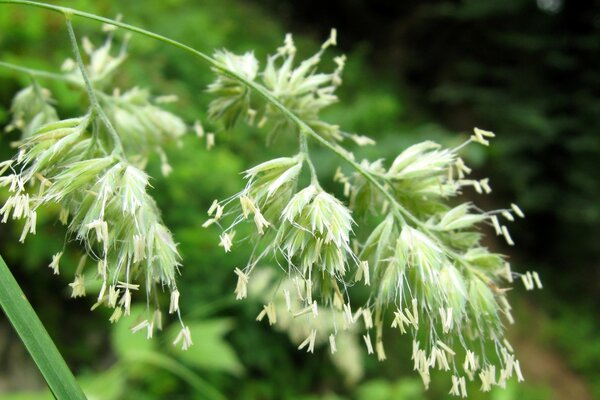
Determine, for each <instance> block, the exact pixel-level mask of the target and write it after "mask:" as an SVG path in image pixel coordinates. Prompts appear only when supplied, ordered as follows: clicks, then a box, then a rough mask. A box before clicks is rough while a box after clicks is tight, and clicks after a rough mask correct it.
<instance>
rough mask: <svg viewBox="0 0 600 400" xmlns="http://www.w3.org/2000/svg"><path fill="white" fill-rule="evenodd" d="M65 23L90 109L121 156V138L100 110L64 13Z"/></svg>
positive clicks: (73, 32) (66, 13)
mask: <svg viewBox="0 0 600 400" xmlns="http://www.w3.org/2000/svg"><path fill="white" fill-rule="evenodd" d="M65 21H66V24H67V31H68V33H69V40H70V41H71V47H72V49H73V56H74V57H75V61H76V62H77V66H78V67H79V71H80V72H81V76H82V77H83V83H84V84H85V89H86V91H87V94H88V97H89V99H90V103H91V104H92V108H93V109H94V111H95V112H96V113H98V116H99V117H100V119H101V120H102V123H103V124H104V125H105V126H106V129H107V130H108V133H109V134H110V136H111V138H112V140H113V144H114V146H115V148H114V152H115V153H116V154H120V155H123V153H124V151H123V144H122V143H121V138H120V137H119V134H118V133H117V131H116V130H115V128H114V127H113V126H112V123H111V122H110V119H108V116H107V115H106V113H105V112H104V109H103V108H102V106H100V103H99V102H98V98H97V97H96V91H95V90H94V87H93V86H92V82H91V81H90V78H89V77H88V75H87V73H86V71H85V65H84V64H83V60H82V59H81V52H80V51H79V46H78V45H77V38H76V37H75V31H74V30H73V24H72V23H71V15H70V13H68V12H65Z"/></svg>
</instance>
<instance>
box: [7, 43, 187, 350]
mask: <svg viewBox="0 0 600 400" xmlns="http://www.w3.org/2000/svg"><path fill="white" fill-rule="evenodd" d="M112 41H113V32H110V33H109V37H108V39H107V40H106V42H105V43H104V44H103V45H102V46H100V47H99V48H97V49H94V48H93V45H92V44H91V42H90V41H89V40H87V39H84V41H83V47H84V50H85V52H86V54H87V55H88V58H89V64H88V65H87V66H86V67H85V66H83V65H78V63H77V62H76V61H74V60H70V59H69V60H67V61H66V62H65V63H64V64H63V75H62V77H61V78H60V79H63V80H66V81H67V82H70V83H71V84H73V85H74V86H75V88H76V89H79V90H82V91H83V90H87V92H88V93H89V91H90V90H92V91H93V93H94V96H93V97H90V103H91V104H90V108H89V109H88V110H87V112H86V113H85V114H84V115H83V116H82V117H76V118H70V119H63V120H59V119H58V115H57V112H56V110H55V109H54V107H53V106H52V105H51V100H50V99H51V95H50V93H49V92H48V91H47V90H45V89H42V88H41V87H40V86H39V85H38V84H37V82H35V81H34V84H33V85H32V86H29V87H27V88H25V89H23V90H22V91H20V92H19V93H17V95H16V96H15V99H14V100H13V105H12V109H11V111H12V113H13V122H12V124H11V125H10V126H9V128H10V129H15V128H18V129H20V130H21V131H22V138H21V140H20V141H19V142H18V145H19V149H18V154H17V155H16V156H15V157H14V158H13V159H12V160H7V161H4V162H2V163H1V164H0V174H3V175H4V176H0V186H4V187H6V188H7V189H8V191H9V194H10V196H9V197H8V199H7V201H6V202H5V203H4V205H3V206H2V208H1V209H0V217H1V221H2V222H7V221H8V220H9V219H10V218H12V219H23V220H25V224H24V227H23V231H22V235H21V238H20V240H21V241H24V240H25V239H26V237H27V236H28V235H29V234H35V232H36V222H37V214H38V212H39V210H40V209H41V208H42V207H44V206H47V205H55V206H58V207H59V208H60V210H61V211H60V213H59V215H58V219H59V220H60V222H61V223H62V224H63V225H66V227H67V238H66V241H67V242H69V241H76V242H78V243H80V244H81V246H82V247H83V249H84V250H85V254H86V256H84V257H82V258H81V261H80V263H79V266H78V267H77V269H76V271H75V277H74V281H73V282H72V283H70V284H69V286H70V287H71V289H72V297H81V296H85V295H86V294H87V292H89V291H88V290H86V286H88V285H89V280H90V279H99V280H100V281H101V286H100V290H99V293H98V294H97V302H96V304H95V305H94V307H93V308H96V307H98V306H100V305H104V306H107V307H109V308H112V309H113V310H114V311H113V314H112V316H111V318H110V321H111V322H116V321H118V320H119V319H120V318H121V316H122V315H128V314H129V313H130V310H131V302H132V299H133V298H134V297H135V295H134V294H135V293H136V292H138V291H140V290H143V291H144V292H145V297H147V304H153V305H154V306H153V307H154V308H155V310H154V311H153V310H150V309H148V315H147V318H146V320H145V323H144V324H143V328H145V330H146V332H147V336H148V337H152V334H153V331H154V330H155V329H156V328H160V327H161V326H162V322H161V321H160V314H161V313H160V311H159V305H160V301H159V300H160V299H159V296H158V295H159V292H160V290H159V289H164V288H166V289H167V290H168V291H170V292H171V304H170V306H169V311H170V313H177V314H178V316H179V302H178V298H179V292H178V290H177V285H176V281H175V279H176V275H177V272H178V268H179V266H180V255H179V252H178V250H177V246H176V244H175V241H174V239H173V237H172V235H171V233H170V231H169V229H168V228H167V227H166V226H165V225H164V224H163V222H162V218H161V216H160V210H159V209H158V207H157V205H156V203H155V202H154V200H153V199H152V197H151V196H150V195H149V194H148V188H149V186H150V185H149V181H150V178H149V176H148V175H147V174H146V173H145V172H144V170H143V167H144V165H145V163H146V158H147V156H148V154H149V153H150V152H152V151H158V152H159V155H161V162H162V163H163V171H164V170H165V164H166V156H164V151H163V150H162V148H161V146H162V145H163V144H165V143H166V142H168V141H170V140H177V139H178V138H179V137H180V136H181V135H183V134H184V132H185V131H186V130H187V127H186V125H185V123H184V122H183V121H182V120H181V119H180V118H179V117H177V116H175V115H174V114H172V113H170V112H169V111H167V110H164V109H162V108H161V107H160V104H162V103H164V101H163V100H161V98H156V99H152V98H151V97H150V94H149V92H148V91H147V90H144V89H139V88H133V89H131V90H129V91H126V92H124V93H123V94H121V93H120V91H119V90H115V91H113V92H112V93H111V94H106V93H104V92H103V91H102V90H101V88H105V87H109V86H110V83H111V82H110V78H111V77H112V76H113V74H114V73H115V72H116V69H117V68H118V67H119V66H120V65H121V64H122V62H123V61H124V60H125V58H126V54H125V46H123V47H122V48H121V51H120V53H119V54H118V56H116V57H113V56H112V55H111V44H112ZM75 56H76V57H75V59H80V58H79V57H78V56H77V54H75ZM34 72H35V71H34ZM84 74H85V75H84ZM48 75H50V76H60V75H58V74H45V76H48ZM34 76H35V73H34ZM57 79H58V78H57ZM88 82H93V87H88V86H87V85H88ZM105 117H106V118H105ZM10 129H9V130H10ZM167 165H168V164H167ZM169 168H170V167H169ZM65 248H66V243H65ZM65 248H63V250H61V251H59V252H58V253H56V254H55V255H54V256H53V258H52V261H51V262H50V265H49V266H50V268H51V270H52V271H53V273H54V274H59V273H60V260H61V257H62V255H63V252H64V251H65ZM90 264H92V265H90ZM149 308H150V307H149ZM181 325H182V333H181V335H180V336H181V337H180V338H179V340H178V343H179V342H181V343H182V347H184V348H187V347H189V345H190V344H191V339H190V335H189V331H188V330H186V329H187V328H186V326H185V325H184V324H183V322H182V323H181ZM140 329H141V328H140V326H138V327H136V329H135V331H138V330H140Z"/></svg>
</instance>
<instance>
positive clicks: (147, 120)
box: [101, 88, 187, 156]
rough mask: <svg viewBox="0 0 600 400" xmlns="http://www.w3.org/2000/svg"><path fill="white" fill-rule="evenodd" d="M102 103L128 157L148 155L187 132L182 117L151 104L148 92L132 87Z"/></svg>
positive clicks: (107, 98) (104, 98) (106, 97)
mask: <svg viewBox="0 0 600 400" xmlns="http://www.w3.org/2000/svg"><path fill="white" fill-rule="evenodd" d="M101 100H102V102H103V103H104V104H105V105H106V112H107V115H108V117H109V118H110V120H111V121H112V123H113V125H114V127H115V129H116V131H117V132H118V133H119V137H120V138H121V142H122V143H123V146H124V147H125V151H126V152H127V153H128V154H131V155H135V156H140V155H142V156H147V154H148V153H149V152H150V151H152V150H154V149H155V148H156V146H159V145H161V144H163V143H166V142H168V141H171V140H178V139H180V138H181V137H182V136H183V135H184V134H185V132H186V131H187V127H186V125H185V123H184V122H183V120H182V119H181V118H179V117H178V116H176V115H174V114H172V113H170V112H168V111H166V110H163V109H162V108H160V107H158V106H157V105H155V104H153V103H152V102H151V100H150V93H149V92H148V91H147V90H144V89H139V88H133V89H130V90H128V91H127V92H125V93H123V94H120V95H119V94H116V95H113V96H107V95H105V96H103V97H102V98H101Z"/></svg>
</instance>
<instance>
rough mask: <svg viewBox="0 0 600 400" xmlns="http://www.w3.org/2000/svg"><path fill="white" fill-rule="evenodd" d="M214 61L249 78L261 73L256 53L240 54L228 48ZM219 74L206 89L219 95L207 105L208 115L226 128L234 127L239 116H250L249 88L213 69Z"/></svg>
mask: <svg viewBox="0 0 600 400" xmlns="http://www.w3.org/2000/svg"><path fill="white" fill-rule="evenodd" d="M214 58H215V60H216V61H217V62H218V63H219V64H220V65H221V66H222V68H223V69H226V70H228V71H231V72H234V73H236V74H237V75H239V76H242V77H244V78H245V79H247V80H250V81H253V80H254V79H255V78H256V75H257V73H258V61H257V60H256V57H254V54H253V53H246V54H244V55H241V56H238V55H235V54H233V53H230V52H228V51H227V50H222V51H218V52H216V53H215V54H214ZM213 71H215V72H216V73H217V79H216V81H215V82H213V83H211V84H210V85H209V86H208V89H207V91H208V92H209V93H211V94H214V95H215V96H216V99H215V100H213V101H211V103H210V104H209V106H208V115H209V118H211V119H214V120H220V121H222V122H223V124H224V126H225V129H231V128H233V127H234V126H235V124H236V123H237V122H238V121H239V120H240V119H247V118H248V117H249V114H248V111H249V110H250V101H251V99H250V89H249V88H248V87H247V86H246V85H244V84H242V83H240V82H239V81H238V80H237V79H234V78H232V77H230V76H229V75H227V74H225V73H223V72H222V70H221V69H217V68H213Z"/></svg>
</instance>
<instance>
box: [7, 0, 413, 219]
mask: <svg viewBox="0 0 600 400" xmlns="http://www.w3.org/2000/svg"><path fill="white" fill-rule="evenodd" d="M2 3H6V4H20V5H29V6H33V7H38V8H44V9H47V10H51V11H55V12H59V13H62V14H64V15H68V16H71V15H74V16H78V17H82V18H87V19H91V20H94V21H98V22H103V23H105V24H109V25H114V26H117V27H119V28H122V29H125V30H128V31H131V32H135V33H138V34H141V35H143V36H147V37H149V38H152V39H155V40H158V41H161V42H163V43H166V44H169V45H171V46H173V47H177V48H179V49H181V50H183V51H186V52H188V53H190V54H192V55H194V56H196V57H198V58H200V59H201V60H203V61H204V62H206V63H208V64H209V65H211V66H212V67H213V68H214V69H216V70H218V71H219V72H221V73H222V74H224V75H227V76H229V77H231V78H233V79H235V80H237V81H239V82H241V83H243V84H244V85H246V86H247V87H249V88H251V89H252V90H254V91H255V92H256V93H257V94H259V95H260V96H261V97H263V98H264V99H265V100H266V101H268V102H269V103H271V104H272V105H273V107H275V108H276V109H278V110H279V111H280V112H281V113H282V114H283V115H285V116H286V117H287V118H289V119H290V121H292V122H293V123H295V124H296V125H297V126H298V127H299V128H300V134H305V135H309V136H310V137H312V138H313V139H315V140H316V141H317V142H319V144H321V145H323V146H324V147H326V148H327V149H329V150H331V151H332V152H333V153H334V154H336V155H337V156H338V157H340V158H341V159H343V160H344V161H345V162H346V163H348V164H350V166H351V167H352V168H354V169H355V170H356V171H358V173H360V174H361V175H363V176H364V177H365V178H366V179H367V180H368V181H369V182H371V183H372V184H373V185H374V186H375V187H376V188H377V190H379V191H380V192H381V193H383V195H384V196H385V197H386V199H387V200H388V201H389V202H390V204H391V205H392V206H393V207H394V208H395V210H394V211H395V214H396V216H397V217H398V218H399V220H400V221H401V222H402V223H404V216H405V217H406V218H407V219H409V220H410V221H411V222H412V223H414V224H416V225H419V226H421V225H422V222H421V221H420V220H419V219H418V218H417V217H415V216H414V215H412V213H411V212H410V211H408V210H407V209H406V208H405V207H403V206H402V205H401V204H400V203H398V201H397V200H396V198H395V197H394V196H393V195H392V194H391V193H390V192H389V191H388V190H387V189H386V188H385V187H384V186H383V185H382V184H381V182H379V181H378V180H377V179H376V178H375V176H373V175H372V174H371V173H370V172H369V171H367V170H365V169H364V168H363V167H361V166H360V164H358V163H357V162H356V161H354V160H353V159H352V157H351V156H350V155H348V154H347V152H346V151H345V150H344V149H341V148H340V147H339V146H337V145H335V144H333V143H330V142H329V141H327V140H326V139H324V138H323V137H321V135H319V134H318V133H317V132H316V131H315V130H314V129H312V128H311V127H310V126H309V125H308V124H307V123H306V122H304V121H302V120H301V119H300V118H299V117H298V116H297V115H296V114H294V113H293V112H292V111H290V110H289V109H288V108H286V107H285V106H284V105H283V104H282V103H281V102H280V101H279V100H277V98H275V97H274V96H273V95H272V94H271V93H269V91H268V90H267V89H265V88H264V87H263V86H261V85H260V84H258V83H256V82H253V81H250V80H248V79H246V78H245V77H243V76H241V75H239V74H237V73H235V72H233V71H230V70H228V69H227V68H225V67H224V66H222V65H221V64H219V62H217V61H216V60H215V59H214V58H212V57H210V56H209V55H207V54H204V53H202V52H201V51H198V50H196V49H194V48H193V47H190V46H188V45H185V44H183V43H181V42H178V41H176V40H173V39H170V38H168V37H166V36H162V35H159V34H157V33H154V32H150V31H148V30H145V29H142V28H138V27H136V26H133V25H129V24H126V23H123V22H120V21H116V20H113V19H110V18H105V17H101V16H98V15H95V14H91V13H87V12H84V11H78V10H74V9H71V8H68V7H61V6H56V5H52V4H45V3H39V2H36V1H29V0H0V4H2Z"/></svg>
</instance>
